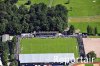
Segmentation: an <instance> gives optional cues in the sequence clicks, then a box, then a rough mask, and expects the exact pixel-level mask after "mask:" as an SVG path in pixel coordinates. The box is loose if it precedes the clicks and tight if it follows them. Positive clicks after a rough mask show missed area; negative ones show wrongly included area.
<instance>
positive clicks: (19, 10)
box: [18, 5, 28, 15]
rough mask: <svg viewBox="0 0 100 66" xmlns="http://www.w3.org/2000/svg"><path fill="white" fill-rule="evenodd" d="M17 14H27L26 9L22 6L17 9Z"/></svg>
mask: <svg viewBox="0 0 100 66" xmlns="http://www.w3.org/2000/svg"><path fill="white" fill-rule="evenodd" d="M18 13H19V14H22V15H25V14H27V13H28V9H27V8H26V7H25V6H24V5H21V6H20V7H19V9H18Z"/></svg>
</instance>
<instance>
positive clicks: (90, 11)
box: [17, 0, 100, 17]
mask: <svg viewBox="0 0 100 66" xmlns="http://www.w3.org/2000/svg"><path fill="white" fill-rule="evenodd" d="M93 1H95V2H93ZM26 2H27V0H19V1H18V3H17V5H22V4H25V3H26ZM31 2H32V4H35V3H45V4H46V5H47V6H55V5H57V4H62V5H64V6H66V8H68V10H70V8H71V10H72V11H69V16H71V17H72V16H74V17H77V16H95V15H100V5H99V4H100V0H69V4H66V3H67V2H68V0H31Z"/></svg>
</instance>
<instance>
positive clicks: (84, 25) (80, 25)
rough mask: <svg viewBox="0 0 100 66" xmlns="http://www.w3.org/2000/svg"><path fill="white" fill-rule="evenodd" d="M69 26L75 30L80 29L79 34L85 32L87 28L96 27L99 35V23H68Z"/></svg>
mask: <svg viewBox="0 0 100 66" xmlns="http://www.w3.org/2000/svg"><path fill="white" fill-rule="evenodd" d="M69 25H74V27H75V29H80V32H87V26H88V25H89V26H91V27H92V28H94V27H97V29H98V33H100V22H70V23H69Z"/></svg>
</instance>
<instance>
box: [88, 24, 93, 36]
mask: <svg viewBox="0 0 100 66" xmlns="http://www.w3.org/2000/svg"><path fill="white" fill-rule="evenodd" d="M87 34H88V35H92V34H93V29H92V27H91V26H89V25H88V26H87Z"/></svg>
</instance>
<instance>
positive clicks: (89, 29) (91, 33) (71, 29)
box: [67, 25, 98, 35]
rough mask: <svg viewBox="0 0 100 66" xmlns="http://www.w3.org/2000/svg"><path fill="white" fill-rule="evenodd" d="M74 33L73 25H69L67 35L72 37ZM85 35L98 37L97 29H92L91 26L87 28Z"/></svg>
mask: <svg viewBox="0 0 100 66" xmlns="http://www.w3.org/2000/svg"><path fill="white" fill-rule="evenodd" d="M73 33H75V27H74V26H73V25H70V27H69V30H68V32H67V34H69V35H72V34H73ZM87 34H88V35H98V29H97V27H94V28H92V27H91V26H89V25H88V26H87Z"/></svg>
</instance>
